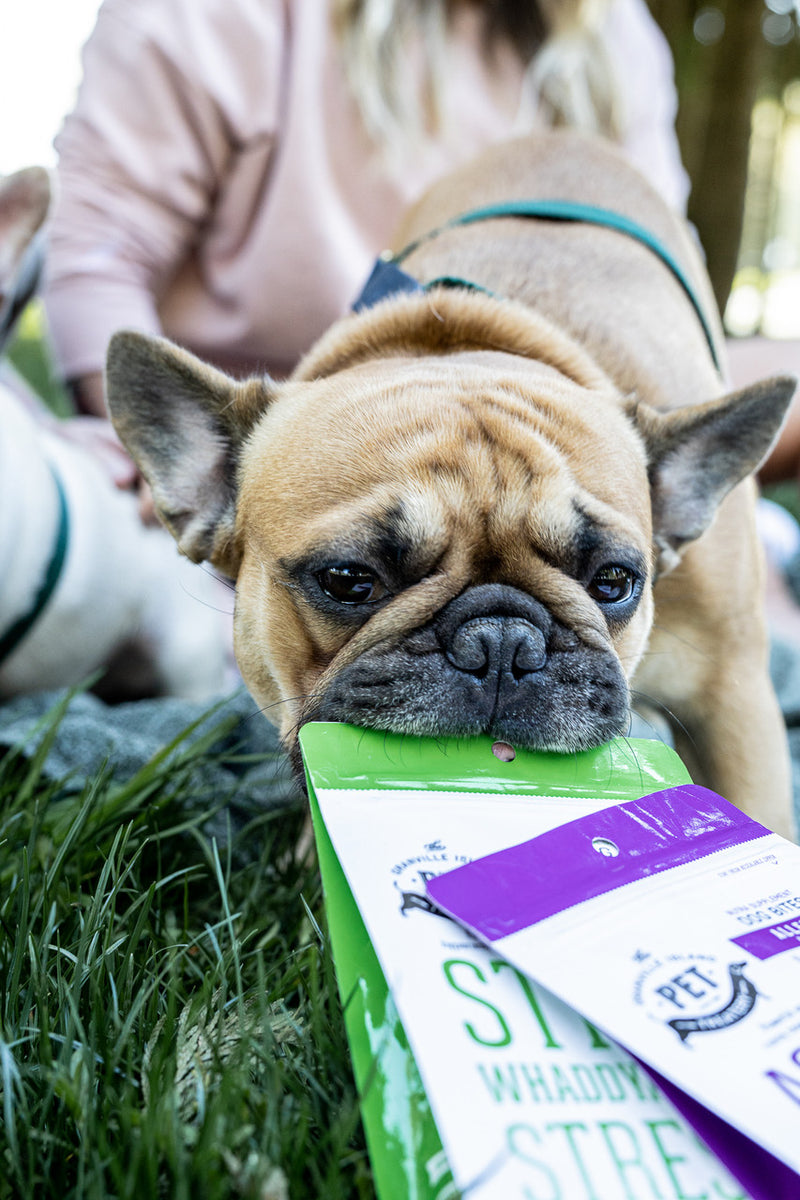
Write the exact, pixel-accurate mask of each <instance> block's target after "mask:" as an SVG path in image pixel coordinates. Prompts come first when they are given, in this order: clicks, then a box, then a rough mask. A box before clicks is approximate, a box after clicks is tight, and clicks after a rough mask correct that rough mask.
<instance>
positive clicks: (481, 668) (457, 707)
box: [303, 584, 629, 751]
mask: <svg viewBox="0 0 800 1200" xmlns="http://www.w3.org/2000/svg"><path fill="white" fill-rule="evenodd" d="M628 702H629V698H628V685H627V682H626V680H625V677H624V674H623V672H622V669H621V666H620V663H619V660H618V658H617V657H616V655H615V654H614V653H613V651H612V650H611V649H610V648H609V649H605V648H600V647H598V646H596V645H589V644H587V643H585V642H583V641H582V640H581V639H580V637H579V636H578V634H577V633H575V632H574V631H573V630H571V629H568V628H567V627H566V626H565V625H563V624H562V623H560V622H559V621H558V620H556V619H555V618H554V617H553V616H552V615H551V614H550V613H549V611H548V610H547V609H546V608H545V607H544V605H542V604H540V603H539V602H538V601H537V600H535V599H534V598H533V597H531V596H529V595H527V594H526V593H525V592H522V591H520V590H518V589H517V588H513V587H508V586H506V585H503V584H484V585H480V586H477V587H471V588H468V589H467V590H466V591H465V592H463V593H462V594H461V595H460V596H458V597H457V598H456V599H455V600H453V601H451V602H450V603H449V604H448V605H446V606H445V608H444V609H443V610H442V611H441V612H440V613H438V614H437V616H436V617H435V618H434V619H433V620H432V621H431V622H430V623H428V624H427V625H425V626H423V627H422V628H420V629H419V630H417V631H415V632H413V633H411V634H410V635H408V636H407V637H405V638H404V639H403V640H402V641H401V642H399V643H398V644H394V645H390V646H388V647H387V646H386V645H380V646H377V647H374V648H373V649H372V650H368V651H366V652H365V653H364V654H362V655H360V656H359V658H358V659H356V661H355V662H353V663H352V664H351V665H350V666H348V667H345V668H344V669H343V670H342V671H341V673H340V674H339V675H338V676H337V677H336V678H335V679H334V680H332V682H331V684H330V685H329V687H328V688H327V689H326V691H325V693H324V694H323V695H322V696H321V697H320V698H318V699H312V701H311V702H310V704H309V705H308V707H307V709H306V712H305V713H304V718H303V719H304V721H305V720H318V721H350V722H352V723H354V724H357V725H363V726H367V727H369V728H373V729H386V730H390V731H393V732H398V733H411V734H415V735H418V736H431V737H440V736H455V737H459V736H461V737H466V736H471V735H475V734H488V735H490V736H492V737H495V738H498V739H502V740H505V741H509V742H511V743H513V744H514V745H518V746H523V747H526V748H528V749H536V750H559V751H576V750H587V749H591V748H592V747H594V746H599V745H602V744H603V743H604V742H606V741H608V740H609V739H610V738H612V737H614V736H616V735H617V734H620V733H623V732H624V731H625V730H626V728H627V724H628Z"/></svg>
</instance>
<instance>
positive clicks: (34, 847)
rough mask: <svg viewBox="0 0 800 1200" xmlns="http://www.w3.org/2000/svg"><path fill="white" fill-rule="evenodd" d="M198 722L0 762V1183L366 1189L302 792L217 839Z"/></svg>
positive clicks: (211, 1191) (82, 1192) (76, 1188)
mask: <svg viewBox="0 0 800 1200" xmlns="http://www.w3.org/2000/svg"><path fill="white" fill-rule="evenodd" d="M64 703H66V701H65V702H64ZM63 707H64V705H61V706H60V709H58V710H55V711H54V712H53V713H52V714H51V715H50V716H49V717H48V718H47V728H48V731H49V734H52V732H53V731H54V729H55V727H56V725H57V723H58V720H59V717H60V713H61V710H63ZM216 736H217V734H216V733H215V732H214V731H212V732H211V733H209V734H206V735H203V736H201V737H200V738H199V739H198V740H196V741H194V742H192V743H191V744H189V743H188V742H185V741H184V740H183V739H178V741H177V743H176V744H174V745H173V746H172V747H168V748H166V749H165V750H164V751H163V752H161V753H160V754H158V755H157V756H156V757H155V758H154V759H153V760H152V761H151V762H150V763H148V764H147V765H146V766H144V767H143V768H142V769H141V770H140V771H139V772H138V774H137V775H136V776H135V777H134V778H133V779H132V780H130V781H129V782H127V783H125V784H115V782H114V779H113V766H112V765H110V766H109V769H108V771H107V772H105V773H103V774H102V775H101V776H100V777H99V778H97V779H95V780H93V781H91V782H90V783H88V784H87V785H86V786H85V787H83V788H82V789H81V790H78V791H75V790H74V788H73V786H72V785H71V783H70V781H69V780H66V781H63V780H61V781H53V780H49V779H47V778H46V776H45V775H44V773H43V770H42V766H43V762H44V758H45V755H46V752H47V743H48V739H47V738H45V741H44V743H43V744H42V746H41V747H40V749H39V750H38V751H37V753H36V754H35V756H34V757H33V758H30V759H27V758H25V757H23V756H22V755H21V754H19V753H18V752H14V751H12V752H10V753H8V754H6V755H5V757H4V758H3V759H2V761H0V1200H5V1198H6V1197H14V1198H15V1200H16V1198H18V1197H23V1198H27V1197H30V1198H31V1200H33V1197H35V1198H36V1200H43V1198H47V1197H54V1198H55V1197H58V1200H68V1198H69V1197H92V1198H94V1197H96V1198H97V1200H100V1198H103V1200H105V1198H107V1197H121V1198H122V1197H130V1198H131V1200H142V1198H148V1200H149V1198H151V1197H153V1198H155V1197H170V1198H172V1197H175V1198H179V1197H186V1198H187V1200H189V1198H190V1197H191V1198H192V1200H198V1198H205V1197H209V1198H216V1197H238V1196H244V1197H254V1198H256V1197H258V1198H260V1200H284V1198H286V1197H288V1196H291V1197H292V1200H301V1198H303V1197H324V1198H326V1200H328V1198H330V1200H336V1198H337V1197H343V1198H344V1197H357V1198H362V1197H363V1198H366V1197H372V1196H373V1195H374V1191H373V1187H372V1182H371V1176H370V1172H369V1167H368V1163H367V1159H366V1153H365V1150H364V1144H363V1137H362V1133H361V1126H360V1122H359V1117H358V1110H357V1098H356V1095H355V1092H354V1085H353V1082H352V1077H351V1074H350V1066H349V1058H348V1053H347V1047H346V1041H345V1035H344V1030H343V1024H342V1020H341V1013H340V1007H339V1001H338V997H337V994H336V988H335V981H334V977H333V969H332V964H331V958H330V954H329V951H328V947H327V943H326V938H325V934H324V932H323V930H322V929H321V928H320V926H321V925H322V924H323V918H322V915H321V897H320V887H319V881H318V875H317V871H316V866H315V864H314V862H313V861H311V862H309V861H303V860H302V858H301V857H299V856H298V852H297V844H298V837H299V835H300V833H301V830H302V827H303V821H304V810H303V807H302V805H300V804H297V805H295V806H294V807H291V808H289V809H286V808H284V809H283V810H282V811H271V812H263V813H254V814H253V817H252V819H251V820H250V821H249V823H248V824H247V825H246V827H245V828H244V829H242V830H241V831H240V832H239V833H238V834H237V833H234V832H231V837H230V838H229V839H227V844H226V845H224V846H221V845H219V844H217V842H216V841H214V840H213V839H212V838H211V837H210V836H209V835H208V833H207V832H206V828H205V827H206V824H207V821H208V819H209V817H210V816H211V815H212V814H213V813H215V812H218V811H219V810H220V808H221V806H223V805H224V801H225V799H226V798H225V797H219V796H211V795H205V794H202V790H201V791H200V792H198V790H197V779H198V772H197V768H198V766H199V765H202V763H203V761H207V760H208V759H210V758H213V756H214V754H215V753H216V751H215V749H214V743H215V739H216ZM218 826H219V822H218V821H217V822H216V823H215V828H216V827H218Z"/></svg>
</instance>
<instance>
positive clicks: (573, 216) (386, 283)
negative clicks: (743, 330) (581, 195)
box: [353, 200, 721, 371]
mask: <svg viewBox="0 0 800 1200" xmlns="http://www.w3.org/2000/svg"><path fill="white" fill-rule="evenodd" d="M495 217H534V218H538V219H539V220H543V221H576V222H580V223H582V224H586V225H600V226H601V227H602V228H604V229H613V230H616V232H617V233H624V234H626V235H627V236H628V237H631V238H633V239H634V241H637V242H641V244H642V245H643V246H647V248H648V249H649V250H652V252H653V253H654V254H655V255H656V257H657V258H660V259H661V261H662V262H663V263H664V265H665V266H666V267H668V268H669V270H670V271H671V272H672V274H673V275H674V276H675V278H676V279H677V280H678V282H679V283H680V285H681V287H682V288H683V290H684V291H685V293H686V295H687V297H688V299H689V301H690V303H691V305H692V307H693V308H694V310H695V312H696V314H697V318H698V320H699V321H700V324H701V326H702V328H703V333H704V334H705V338H706V341H707V342H708V348H709V350H710V351H711V357H712V359H713V361H714V366H715V367H716V368H717V370H718V371H720V370H721V368H720V362H719V356H718V353H717V345H716V341H715V339H714V334H713V332H712V329H711V325H710V323H709V321H708V318H707V316H706V313H705V310H704V308H703V305H702V304H701V303H700V300H699V298H698V296H697V293H696V292H695V290H694V287H693V286H692V284H691V281H690V280H689V277H688V275H687V274H686V272H685V271H684V269H683V267H681V265H680V263H679V262H678V261H677V259H676V258H675V256H674V255H673V254H672V253H671V252H670V251H669V250H668V249H667V248H666V246H664V245H663V244H662V243H661V242H660V241H659V240H658V238H656V237H655V236H654V235H653V234H652V233H651V232H650V231H649V229H645V227H644V226H643V225H638V224H637V223H636V222H635V221H632V220H630V218H629V217H625V216H623V215H622V213H618V212H614V211H613V210H612V209H608V208H597V207H595V205H591V204H579V203H576V202H575V201H573V200H512V201H508V202H506V203H504V204H490V205H487V206H486V207H484V208H473V209H471V210H470V211H469V212H465V213H461V214H460V216H457V217H453V219H452V220H450V221H447V222H446V224H444V225H441V226H439V228H438V229H432V230H431V231H430V232H429V233H426V234H424V235H423V236H422V237H421V238H418V239H417V240H416V241H415V242H412V243H411V244H410V245H409V246H406V247H405V249H403V250H401V251H400V252H399V254H395V255H391V256H381V257H380V258H379V259H378V260H377V262H376V263H375V266H374V267H373V269H372V273H371V275H370V277H369V279H368V280H367V282H366V284H365V285H364V288H363V290H362V291H361V294H360V295H359V297H358V299H357V300H356V302H355V304H354V305H353V309H354V310H355V312H361V311H363V310H364V309H366V308H371V307H372V306H373V304H377V303H378V301H379V300H383V299H384V298H385V297H387V296H393V295H395V294H397V293H398V292H427V291H430V289H431V288H434V287H461V288H468V289H469V290H471V291H479V292H487V293H488V294H489V295H494V294H495V293H493V292H489V289H488V288H485V287H482V286H481V285H480V284H477V283H473V282H471V281H470V280H468V279H460V278H458V277H457V276H453V275H446V276H441V277H440V278H438V279H431V280H430V282H429V283H426V284H425V285H423V284H421V283H419V282H418V280H416V279H414V278H413V276H411V275H409V274H407V272H405V271H403V270H402V269H401V267H400V265H399V264H400V263H401V262H402V261H403V260H404V259H405V258H407V257H408V255H409V254H411V253H412V251H414V250H416V248H417V246H419V245H421V244H422V243H423V242H427V241H428V240H429V239H430V238H434V237H437V236H438V234H440V233H443V232H444V230H446V229H452V228H454V227H455V226H458V225H472V224H474V223H475V222H476V221H488V220H491V219H493V218H495Z"/></svg>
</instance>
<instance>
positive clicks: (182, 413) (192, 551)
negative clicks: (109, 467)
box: [106, 331, 272, 578]
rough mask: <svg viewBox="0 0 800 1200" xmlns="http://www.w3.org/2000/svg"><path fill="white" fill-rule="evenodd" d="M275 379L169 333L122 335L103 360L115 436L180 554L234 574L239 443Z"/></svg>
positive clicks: (117, 335)
mask: <svg viewBox="0 0 800 1200" xmlns="http://www.w3.org/2000/svg"><path fill="white" fill-rule="evenodd" d="M271 388H272V384H271V380H269V378H268V377H265V378H263V379H251V380H247V381H245V382H243V383H237V382H236V380H234V379H231V378H229V376H227V375H225V374H223V373H222V372H221V371H217V370H215V369H214V368H213V367H209V366H207V365H206V364H205V363H202V362H201V361H200V360H199V359H197V358H195V357H194V355H192V354H189V353H188V352H187V351H185V350H182V349H180V348H179V347H178V346H175V345H173V344H172V343H171V342H169V341H167V340H166V339H165V338H156V337H149V336H146V335H144V334H141V333H132V332H128V331H123V332H120V333H115V334H114V336H113V337H112V339H111V341H110V343H109V347H108V355H107V359H106V397H107V401H108V407H109V412H110V414H111V420H112V422H113V424H114V428H115V429H116V431H117V433H118V434H119V437H120V439H121V441H122V443H123V445H124V446H125V447H126V449H127V450H128V452H129V453H130V455H131V457H132V458H133V460H134V461H135V463H136V464H137V466H138V467H139V470H140V471H141V473H142V475H143V476H144V478H145V479H146V480H147V482H148V484H149V485H150V488H151V490H152V493H153V502H154V504H155V507H156V511H157V512H158V515H159V517H160V518H161V520H162V522H163V523H164V525H166V527H167V529H169V531H170V533H171V534H172V536H173V537H174V538H175V540H176V542H177V543H178V547H179V548H180V550H181V552H182V553H183V554H185V555H186V556H187V558H190V559H192V560H193V561H194V562H202V561H204V560H205V561H208V562H210V563H212V564H213V565H214V566H215V567H217V568H219V570H221V571H223V572H224V573H225V574H227V575H229V576H230V577H231V578H235V577H236V573H237V571H238V567H239V560H240V554H239V551H238V550H237V547H236V541H235V536H234V530H235V518H236V472H237V465H238V459H239V449H240V446H241V443H242V441H243V439H244V438H245V437H246V436H247V433H248V432H249V430H250V429H251V428H252V426H253V424H254V422H255V421H256V420H257V418H258V416H259V414H260V413H261V412H263V411H264V409H265V408H266V406H267V405H268V403H269V401H270V399H271V396H272V392H271Z"/></svg>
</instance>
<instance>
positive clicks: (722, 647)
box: [107, 132, 795, 836]
mask: <svg viewBox="0 0 800 1200" xmlns="http://www.w3.org/2000/svg"><path fill="white" fill-rule="evenodd" d="M532 198H533V199H542V198H544V199H548V200H553V201H556V202H558V203H559V204H566V205H568V206H569V205H572V206H573V207H574V206H575V205H582V206H592V210H593V212H594V213H595V214H596V213H598V212H599V213H601V214H602V213H606V214H608V213H611V214H612V215H613V220H612V222H611V223H610V224H608V223H607V224H605V225H603V223H602V222H601V223H599V224H598V223H597V222H596V221H594V220H593V218H592V217H591V216H590V217H588V218H587V219H585V220H561V219H548V218H546V217H545V218H544V219H542V218H539V219H529V218H527V217H520V216H517V215H495V216H490V217H486V218H485V219H482V220H474V221H472V220H468V221H467V222H466V223H465V222H463V221H457V220H455V219H456V218H458V217H459V215H460V214H464V213H474V211H475V210H476V209H477V208H480V207H481V206H487V205H496V204H498V203H503V204H507V203H509V202H514V203H516V202H524V201H528V200H530V199H532ZM615 223H616V225H617V227H616V228H615V227H614V224H615ZM620 225H622V226H623V228H620V227H619V226H620ZM632 226H635V227H636V228H637V229H638V230H640V231H641V230H644V231H646V232H645V235H644V236H643V237H642V236H638V237H637V236H631V235H630V227H632ZM394 250H395V254H396V256H397V257H396V258H395V264H394V265H398V264H399V262H400V261H401V260H402V267H403V271H404V272H405V275H406V277H407V279H406V282H407V280H408V279H410V280H411V282H412V285H413V287H414V288H416V287H417V286H418V285H422V289H423V290H406V291H402V290H401V291H393V290H392V289H391V288H389V290H388V294H386V295H384V296H383V298H379V299H378V300H377V302H375V303H372V304H371V305H368V306H364V305H363V304H362V305H361V306H360V311H358V312H355V313H353V314H349V315H347V316H344V317H342V319H340V320H339V321H337V322H336V323H335V324H334V325H333V326H332V328H330V329H329V330H328V332H327V333H326V334H325V335H324V336H323V337H322V338H321V340H320V341H319V342H318V343H317V344H316V345H315V346H314V347H313V348H312V349H311V350H310V352H309V353H308V354H307V356H306V357H305V358H304V359H303V361H301V363H300V364H299V366H298V367H297V369H296V370H295V372H294V373H293V375H292V376H291V377H290V378H289V379H288V380H286V381H283V382H276V381H273V380H271V379H270V378H252V379H249V380H245V381H240V382H236V381H234V380H233V379H231V378H229V377H228V376H226V375H225V374H223V373H221V372H219V371H218V370H216V369H213V368H211V367H209V366H206V365H203V364H202V363H201V362H199V361H198V360H197V359H196V358H194V357H193V356H192V355H191V354H189V353H187V352H186V351H185V350H183V349H181V348H179V347H177V346H175V345H172V344H171V343H169V342H168V341H166V340H163V339H152V338H149V337H145V336H143V335H140V334H137V333H135V332H127V331H122V332H120V333H118V334H116V335H115V336H114V338H113V339H112V342H111V345H110V349H109V355H108V363H107V386H108V396H109V402H110V409H111V413H112V419H113V421H114V424H115V426H116V428H117V431H118V433H119V436H120V438H121V439H122V441H123V443H124V444H125V445H126V446H127V447H128V449H129V451H130V453H131V454H132V455H133V457H134V459H135V460H136V461H137V462H138V464H139V466H140V469H141V471H142V473H143V475H144V476H145V478H146V479H147V480H148V481H149V483H150V485H151V487H152V490H153V495H154V499H155V503H156V506H157V509H158V511H159V513H160V516H161V519H162V520H163V522H164V524H165V525H166V526H167V528H168V529H170V530H171V531H172V533H173V535H174V536H175V538H176V539H177V542H178V545H179V546H180V548H181V550H182V551H183V553H184V554H186V555H187V556H188V557H189V558H191V559H193V560H195V561H201V560H207V561H209V562H211V563H213V564H214V565H215V566H216V567H217V568H218V569H219V570H220V571H222V572H223V573H225V574H226V575H228V576H229V577H230V578H231V579H235V581H236V612H235V645H236V653H237V659H238V663H239V667H240V670H241V672H242V676H243V678H244V680H245V682H246V684H247V685H248V687H249V689H250V691H251V692H252V694H253V696H254V698H255V699H256V701H257V702H258V704H259V705H260V706H261V707H262V709H263V710H264V712H265V713H266V714H267V716H269V717H271V718H272V719H273V720H276V721H277V722H278V723H279V724H280V728H281V730H282V732H283V735H284V738H285V740H286V742H287V745H288V746H289V748H290V749H291V748H292V747H293V746H294V743H295V735H296V731H297V729H298V728H299V727H300V726H301V725H302V724H303V723H304V722H306V721H311V720H326V721H348V722H353V723H355V724H357V725H362V726H368V727H372V728H377V729H386V730H393V731H399V732H403V733H408V734H413V735H427V736H433V737H438V736H443V735H453V736H459V737H463V736H470V735H475V734H489V735H490V736H492V737H494V738H496V739H498V740H502V741H505V742H508V743H510V744H511V745H512V746H522V747H528V748H533V749H545V750H553V751H559V752H565V753H569V752H574V751H579V750H585V749H588V748H591V747H595V746H598V745H600V744H602V743H604V742H605V741H607V740H608V739H610V738H612V737H614V736H615V735H624V734H625V733H626V730H627V729H628V727H629V719H630V709H631V702H632V698H633V699H635V698H637V697H645V698H647V699H648V700H649V702H650V703H654V704H656V705H658V706H659V707H661V708H662V709H663V711H664V712H666V713H667V714H668V715H669V718H670V720H671V721H672V722H673V723H674V729H675V744H676V747H677V749H678V751H679V752H680V754H681V755H682V756H683V758H684V760H685V761H686V763H687V766H689V769H690V771H691V772H692V774H693V777H694V778H695V780H696V781H697V782H702V783H705V784H706V785H708V786H710V787H712V788H714V789H715V790H716V791H718V792H720V793H721V794H722V795H724V796H726V797H727V798H728V799H729V800H731V801H733V802H735V803H736V804H738V805H739V806H740V807H741V808H743V809H744V810H745V811H747V812H748V813H751V814H752V815H754V816H755V817H757V818H758V819H760V820H762V821H764V822H765V823H766V824H767V825H769V826H771V827H772V828H773V829H775V830H777V831H778V832H780V833H782V834H785V835H787V836H793V834H794V826H793V822H792V816H791V804H790V795H789V781H788V780H789V774H788V754H787V748H786V741H785V735H784V727H783V721H782V718H781V714H780V711H779V708H778V705H777V703H776V699H775V696H774V693H773V690H772V687H771V684H770V680H769V675H768V670H767V639H766V634H765V627H764V618H763V613H762V561H761V554H760V550H759V545H758V542H757V538H756V536H755V532H754V496H755V489H754V485H753V482H752V479H751V478H750V477H751V476H752V473H753V472H754V471H755V470H756V468H757V467H758V465H759V464H760V462H761V461H762V460H763V458H764V457H765V456H766V454H767V453H768V451H769V449H770V447H771V446H772V445H773V443H774V441H775V439H776V437H777V434H778V431H779V429H780V427H781V423H782V421H783V419H784V415H785V413H786V410H787V407H788V404H789V402H790V399H791V396H792V393H793V391H794V386H795V383H794V380H792V379H788V378H777V379H772V380H769V381H767V382H764V383H762V384H759V385H757V386H755V387H752V388H749V389H747V390H745V391H740V392H736V393H733V394H728V392H727V390H726V386H725V383H724V376H723V374H722V373H721V371H720V369H719V368H718V366H717V365H716V364H717V363H719V362H720V361H721V356H722V353H723V350H722V345H723V338H722V332H721V328H720V325H719V320H718V317H717V316H716V314H715V310H714V304H713V299H712V295H711V291H710V287H709V284H708V281H707V278H706V275H705V272H704V268H703V265H702V261H701V257H700V255H699V253H698V251H697V249H696V246H695V244H694V240H693V238H692V236H691V234H690V232H689V231H688V229H687V227H686V226H685V225H684V223H683V222H682V221H681V220H680V219H678V218H677V217H676V216H675V215H674V214H673V213H672V212H671V211H670V210H669V209H668V208H667V206H666V205H665V204H664V203H663V202H662V201H661V199H660V198H659V196H658V195H657V194H655V192H654V191H653V190H652V188H651V187H650V186H649V185H648V184H647V183H646V182H645V181H644V180H643V179H642V178H641V177H640V176H639V174H638V173H637V172H636V171H635V170H634V169H633V168H632V167H630V166H629V165H628V164H627V163H626V162H625V161H624V159H623V158H622V156H621V155H620V154H619V153H618V152H617V151H616V150H615V149H613V148H611V147H610V146H607V145H605V144H603V143H601V142H600V141H597V140H593V139H587V138H584V137H581V136H580V135H577V134H572V133H561V132H556V133H551V134H543V135H538V136H536V137H531V138H526V139H520V140H517V141H514V142H511V143H505V144H503V145H499V146H496V147H494V148H492V149H490V150H489V151H487V152H485V153H484V154H483V155H482V156H481V157H480V158H479V159H478V160H477V161H475V162H473V163H471V164H470V165H468V166H467V167H464V168H462V169H460V170H458V171H456V172H455V173H454V174H453V175H451V176H448V177H447V178H445V179H443V180H442V181H441V182H440V183H438V184H437V185H435V186H434V187H433V188H432V189H431V190H430V191H429V192H428V193H427V194H426V195H425V196H424V197H423V198H422V199H421V200H420V202H419V203H418V204H417V205H416V206H415V207H414V208H413V209H412V211H411V212H410V213H409V214H408V216H407V218H406V219H405V221H404V222H403V225H402V228H401V229H400V230H399V231H398V233H397V237H396V240H395V244H394ZM401 250H402V255H400V251H401ZM436 281H439V282H436Z"/></svg>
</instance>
